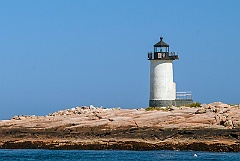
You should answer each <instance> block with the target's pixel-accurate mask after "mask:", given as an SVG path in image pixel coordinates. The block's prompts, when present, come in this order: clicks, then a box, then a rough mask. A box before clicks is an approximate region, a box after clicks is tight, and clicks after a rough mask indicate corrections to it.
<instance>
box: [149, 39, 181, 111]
mask: <svg viewBox="0 0 240 161" xmlns="http://www.w3.org/2000/svg"><path fill="white" fill-rule="evenodd" d="M176 59H178V55H177V54H176V53H175V52H169V45H168V44H167V43H165V42H164V41H163V38H162V37H160V41H159V42H158V43H156V44H155V45H154V53H153V54H152V53H148V60H150V100H149V106H150V107H163V106H165V107H166V106H171V105H175V103H176V102H175V100H176V84H175V83H174V82H173V64H172V62H173V60H176Z"/></svg>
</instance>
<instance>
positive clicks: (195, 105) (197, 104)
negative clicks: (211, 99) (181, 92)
mask: <svg viewBox="0 0 240 161" xmlns="http://www.w3.org/2000/svg"><path fill="white" fill-rule="evenodd" d="M188 106H189V107H201V103H200V102H194V103H191V104H189V105H188Z"/></svg>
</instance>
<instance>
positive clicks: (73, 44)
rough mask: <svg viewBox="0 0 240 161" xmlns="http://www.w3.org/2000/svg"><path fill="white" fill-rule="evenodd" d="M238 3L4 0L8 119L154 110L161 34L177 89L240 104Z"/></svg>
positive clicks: (0, 72) (1, 26)
mask: <svg viewBox="0 0 240 161" xmlns="http://www.w3.org/2000/svg"><path fill="white" fill-rule="evenodd" d="M239 12H240V1H239V0H235V1H234V0H230V1H227V0H211V1H209V0H201V1H200V0H199V1H197V0H186V1H184V0H181V1H178V0H174V1H173V0H168V1H165V0H162V1H160V0H156V1H155V0H132V1H129V0H119V1H113V0H101V1H100V0H91V1H89V0H71V1H69V0H32V1H30V0H21V1H19V0H11V1H9V0H0V102H1V103H0V110H1V112H0V119H8V118H11V117H12V116H13V115H22V114H23V115H31V114H35V115H46V114H48V113H50V112H54V111H58V110H60V109H66V108H70V107H76V106H81V105H90V104H93V105H95V106H104V107H122V108H141V107H147V106H148V100H149V61H148V60H147V52H149V51H153V45H154V44H155V43H156V42H158V41H159V37H160V36H161V35H162V36H163V37H164V41H165V42H167V43H168V44H169V45H170V50H171V51H177V52H178V53H179V57H180V60H178V61H174V81H175V82H176V84H177V90H178V91H192V92H193V98H194V101H198V102H201V103H210V102H214V101H222V102H225V103H234V104H237V103H240V94H239V91H240V86H239V82H240V65H239V62H240V14H239Z"/></svg>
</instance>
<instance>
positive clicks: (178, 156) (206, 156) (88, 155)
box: [0, 149, 240, 161]
mask: <svg viewBox="0 0 240 161" xmlns="http://www.w3.org/2000/svg"><path fill="white" fill-rule="evenodd" d="M2 160H7V161H11V160H16V161H27V160H31V161H32V160H33V161H39V160H51V161H57V160H63V161H70V160H71V161H76V160H80V161H81V160H83V161H108V160H110V161H111V160H113V161H116V160H123V161H133V160H137V161H158V160H161V161H165V160H192V161H195V160H224V161H227V160H231V161H235V160H236V161H239V160H240V153H224V152H222V153H219V152H201V151H170V150H159V151H126V150H121V151H120V150H31V149H30V150H0V161H2Z"/></svg>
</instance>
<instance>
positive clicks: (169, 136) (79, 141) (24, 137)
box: [0, 102, 240, 151]
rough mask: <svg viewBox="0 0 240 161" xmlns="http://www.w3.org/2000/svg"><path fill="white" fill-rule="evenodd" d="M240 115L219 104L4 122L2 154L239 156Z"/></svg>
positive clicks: (91, 110)
mask: <svg viewBox="0 0 240 161" xmlns="http://www.w3.org/2000/svg"><path fill="white" fill-rule="evenodd" d="M239 138H240V109H239V106H231V105H227V104H223V103H221V102H215V103H211V104H203V105H202V107H199V108H190V107H171V110H169V111H167V110H159V111H157V110H153V111H146V110H145V109H121V108H112V109H105V108H102V107H100V108H97V107H93V106H92V105H91V106H90V107H87V106H83V107H76V108H71V109H67V110H61V111H58V112H54V113H52V114H49V115H47V116H35V115H33V116H14V117H13V118H12V119H11V120H2V121H0V148H14V149H15V148H44V149H129V150H157V149H175V150H203V151H240V146H239V143H240V142H239Z"/></svg>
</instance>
